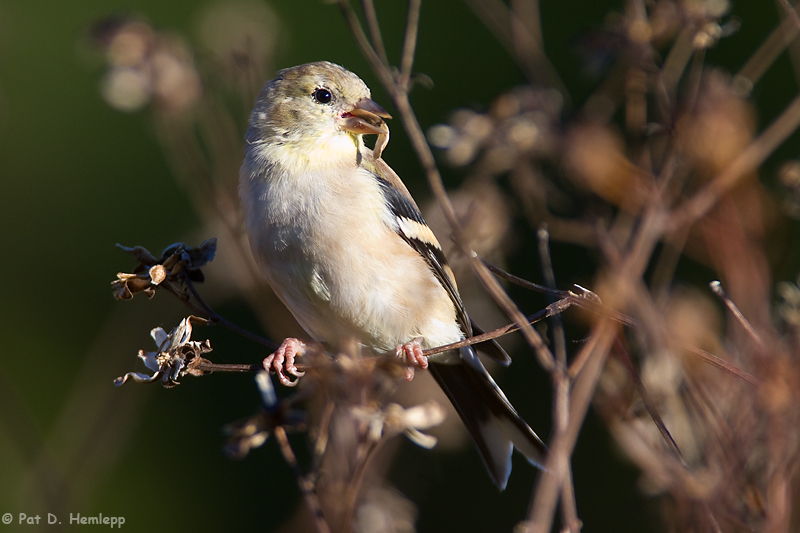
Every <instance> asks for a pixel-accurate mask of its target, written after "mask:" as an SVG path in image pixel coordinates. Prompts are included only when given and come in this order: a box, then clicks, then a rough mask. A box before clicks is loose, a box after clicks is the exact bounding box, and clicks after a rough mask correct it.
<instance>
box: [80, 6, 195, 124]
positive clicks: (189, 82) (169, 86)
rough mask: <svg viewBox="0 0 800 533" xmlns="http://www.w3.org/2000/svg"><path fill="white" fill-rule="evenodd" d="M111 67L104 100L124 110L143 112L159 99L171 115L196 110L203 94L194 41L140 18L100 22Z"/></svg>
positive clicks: (96, 33)
mask: <svg viewBox="0 0 800 533" xmlns="http://www.w3.org/2000/svg"><path fill="white" fill-rule="evenodd" d="M93 33H94V37H95V40H96V41H97V42H98V43H99V44H100V45H101V46H102V47H103V49H104V50H105V54H106V61H107V63H108V67H109V68H108V71H107V72H106V74H105V76H104V77H103V81H102V82H101V92H102V94H103V98H104V99H105V101H106V102H107V103H108V105H110V106H111V107H113V108H115V109H118V110H120V111H128V112H131V111H137V110H139V109H141V108H142V107H144V106H145V105H147V104H148V103H149V102H150V101H154V102H155V103H156V104H157V105H158V106H159V107H160V108H161V109H163V110H164V111H167V112H170V113H177V112H182V111H186V110H188V109H190V108H192V107H193V106H194V105H195V104H196V103H197V102H198V101H199V100H200V95H201V93H202V84H201V82H200V75H199V73H198V72H197V69H196V68H195V66H194V58H193V57H192V54H191V52H190V50H189V47H188V45H187V44H186V43H185V42H184V41H183V40H182V39H180V38H179V37H177V36H175V35H171V34H168V33H164V32H158V31H156V30H155V29H153V28H152V27H151V26H150V25H149V24H147V23H145V22H143V21H141V20H136V19H129V18H112V19H108V20H104V21H101V22H99V23H98V24H96V25H95V29H94V32H93Z"/></svg>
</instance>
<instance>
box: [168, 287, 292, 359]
mask: <svg viewBox="0 0 800 533" xmlns="http://www.w3.org/2000/svg"><path fill="white" fill-rule="evenodd" d="M184 282H185V284H186V287H187V288H188V289H189V292H191V295H192V297H194V298H195V300H197V302H198V304H199V305H198V304H195V303H194V302H192V300H191V298H190V297H189V296H188V295H187V294H186V293H184V292H183V291H181V290H179V289H177V288H176V287H175V286H174V285H173V284H172V283H162V284H161V285H159V287H161V288H164V289H165V290H167V292H169V293H170V294H172V295H173V296H175V297H176V298H178V300H180V301H181V302H183V304H184V305H186V307H188V308H189V309H191V310H192V311H193V312H195V313H197V314H198V315H201V316H203V317H204V318H206V319H207V320H208V321H209V325H211V324H215V325H217V324H218V325H220V326H223V327H225V328H227V329H229V330H231V331H233V332H234V333H238V334H239V335H241V336H242V337H245V338H247V339H250V340H251V341H253V342H257V343H258V344H261V345H263V346H266V347H267V348H268V349H270V350H276V349H278V345H277V344H275V343H274V342H272V341H270V340H267V339H265V338H264V337H262V336H260V335H256V334H255V333H253V332H252V331H249V330H247V329H244V328H243V327H241V326H238V325H237V324H235V323H233V322H231V321H230V320H228V319H226V318H225V317H223V316H222V315H220V314H219V313H217V312H216V311H214V310H213V309H212V308H211V306H210V305H208V304H207V303H206V302H205V300H203V298H202V297H201V296H200V293H199V292H197V289H196V288H195V287H194V284H193V283H192V281H191V280H190V279H188V278H184Z"/></svg>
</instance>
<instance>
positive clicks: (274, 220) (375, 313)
mask: <svg viewBox="0 0 800 533" xmlns="http://www.w3.org/2000/svg"><path fill="white" fill-rule="evenodd" d="M380 117H388V114H386V113H385V111H383V110H382V109H381V108H380V107H379V106H377V104H375V103H374V102H373V101H372V100H371V98H370V91H369V89H368V88H367V86H366V85H365V84H364V82H363V81H361V79H359V78H358V77H357V76H356V75H355V74H353V73H351V72H349V71H347V70H345V69H344V68H342V67H340V66H338V65H334V64H332V63H327V62H319V63H310V64H307V65H300V66H298V67H293V68H291V69H286V70H283V71H281V72H280V73H279V75H278V77H277V78H276V79H275V80H273V81H271V82H270V83H268V84H267V85H266V86H265V88H264V90H263V91H262V92H261V95H260V96H259V97H258V99H257V101H256V106H255V108H254V110H253V113H252V115H251V121H250V128H249V130H248V132H247V137H246V139H247V150H246V157H245V161H244V164H243V165H242V170H241V175H240V194H241V198H242V205H243V208H244V212H245V217H246V222H247V231H248V235H249V239H250V245H251V249H252V250H253V255H254V257H255V259H256V261H257V263H258V264H259V267H260V268H261V271H262V272H263V274H264V276H265V277H266V279H267V281H268V282H269V284H270V286H271V287H272V288H273V290H274V291H275V293H276V294H277V295H278V297H279V298H280V299H281V300H282V301H283V303H284V304H285V305H286V307H287V308H288V309H289V310H290V311H291V312H292V314H293V315H294V316H295V318H296V319H297V321H298V322H299V323H300V325H301V326H302V327H303V329H305V331H306V332H307V333H308V334H309V335H310V336H311V337H312V338H314V339H315V340H317V341H320V342H324V343H326V344H327V345H328V346H330V348H331V349H332V350H333V351H335V350H337V349H339V348H341V347H343V346H345V345H346V343H348V342H349V341H350V340H352V339H355V340H357V341H358V342H361V343H362V344H363V345H364V346H365V347H367V348H368V349H370V350H371V351H372V352H373V353H375V354H376V355H380V354H387V353H394V352H395V350H396V348H397V347H398V346H413V345H415V344H417V345H418V346H417V348H416V349H417V350H418V349H419V347H420V346H421V347H422V348H431V347H435V346H440V345H444V344H449V343H452V342H455V341H458V340H461V339H463V338H464V337H465V335H466V334H469V333H470V332H471V326H470V323H469V320H468V319H467V318H466V313H465V312H464V309H463V307H462V305H461V300H460V297H459V296H458V292H457V290H456V288H455V281H454V280H453V279H452V272H451V271H450V269H449V267H447V265H446V262H445V260H444V256H443V255H441V249H440V247H439V243H438V242H437V241H436V237H435V236H434V235H433V233H432V232H431V231H430V229H429V228H428V227H427V225H426V224H425V223H424V220H422V217H421V215H420V214H419V210H418V208H417V206H416V204H415V203H414V201H413V199H411V197H410V195H409V194H408V191H407V190H406V188H405V186H404V185H403V184H402V182H401V181H400V179H399V177H397V175H396V174H395V173H394V172H393V171H392V170H391V169H390V168H389V167H388V165H386V163H384V162H383V161H382V160H381V159H377V160H376V159H374V158H373V154H372V152H371V151H370V150H369V149H367V148H365V146H364V143H363V140H362V135H363V134H369V133H380V134H382V135H386V134H388V129H387V128H386V126H385V124H384V123H383V121H382V120H381V118H380ZM295 342H296V341H295ZM412 351H413V350H412ZM414 353H417V354H419V353H421V352H414ZM501 353H502V352H501ZM502 357H505V358H507V356H505V354H502ZM501 359H502V358H501ZM416 362H417V363H422V364H423V365H426V364H427V361H426V360H425V359H424V358H420V357H417V361H416ZM276 370H277V371H278V372H279V373H281V369H280V368H277V369H276ZM431 371H432V372H433V375H434V377H435V378H436V379H437V381H438V382H439V384H440V385H441V386H442V388H443V389H444V390H445V392H446V393H447V394H448V396H449V397H450V399H451V401H452V402H453V404H454V405H455V406H456V409H457V410H458V412H459V414H460V416H461V417H462V419H463V420H464V422H465V424H466V425H467V428H468V429H469V431H470V434H471V435H472V437H473V439H474V440H475V442H476V444H477V445H478V448H479V450H480V451H481V455H482V457H483V459H484V461H485V462H486V465H487V467H488V468H489V471H490V473H491V474H492V476H493V478H494V480H495V482H496V483H497V484H498V485H499V486H501V487H504V486H505V483H506V479H507V478H508V474H509V472H510V454H511V449H512V442H513V444H514V445H515V446H516V447H518V448H519V449H520V450H521V451H522V452H523V453H524V454H525V455H526V457H528V459H529V460H531V461H533V462H537V463H538V462H540V461H541V457H542V454H543V453H544V445H543V444H542V443H541V441H539V439H538V437H536V435H535V434H534V433H533V431H531V430H530V428H529V427H528V426H527V425H526V424H525V423H524V422H523V421H522V420H521V419H520V418H519V417H518V416H517V414H516V412H515V411H514V409H513V408H512V407H511V405H510V404H509V403H508V401H507V400H506V398H505V396H504V395H503V393H502V392H501V391H500V389H499V388H498V387H497V385H496V384H495V383H494V381H493V380H492V378H491V376H489V374H488V373H487V372H486V370H485V369H484V368H483V365H482V364H481V363H480V361H479V360H478V358H477V356H476V355H475V352H474V350H473V349H472V348H471V347H467V348H464V349H462V350H459V351H452V352H448V353H445V354H441V355H438V356H433V357H432V358H431ZM295 375H296V374H295Z"/></svg>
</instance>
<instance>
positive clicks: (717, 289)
mask: <svg viewBox="0 0 800 533" xmlns="http://www.w3.org/2000/svg"><path fill="white" fill-rule="evenodd" d="M708 285H709V287H711V290H712V291H714V294H716V295H717V296H719V297H720V298H721V299H722V301H723V302H725V306H726V307H727V308H728V310H729V311H730V312H731V313H733V316H734V317H736V320H738V321H739V323H740V324H741V325H742V327H743V328H744V330H745V331H746V332H747V333H748V334H749V335H750V337H751V338H752V339H753V341H755V343H756V344H757V345H758V347H759V348H761V349H762V350H763V349H764V348H766V345H765V344H764V341H763V340H762V339H761V336H759V334H758V332H757V331H756V328H754V327H753V325H752V324H751V323H750V321H749V320H747V319H746V318H745V317H744V315H743V314H742V312H741V311H740V310H739V307H737V305H736V304H735V303H733V300H731V299H730V297H729V296H728V294H727V293H726V292H725V289H723V288H722V283H720V282H719V281H718V280H715V281H712V282H711V283H709V284H708Z"/></svg>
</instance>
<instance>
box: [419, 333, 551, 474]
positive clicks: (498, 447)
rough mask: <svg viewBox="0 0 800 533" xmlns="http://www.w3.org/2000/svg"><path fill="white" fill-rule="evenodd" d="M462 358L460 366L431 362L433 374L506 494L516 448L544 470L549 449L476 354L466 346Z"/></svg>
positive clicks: (459, 360) (490, 471)
mask: <svg viewBox="0 0 800 533" xmlns="http://www.w3.org/2000/svg"><path fill="white" fill-rule="evenodd" d="M459 355H460V357H459V358H458V362H456V361H452V362H447V363H445V362H438V363H437V362H434V361H431V362H430V371H431V373H432V374H433V377H434V379H435V380H436V382H437V383H438V384H439V386H440V387H441V388H442V390H444V392H445V394H447V397H448V398H449V399H450V402H452V404H453V406H454V407H455V408H456V411H458V414H459V416H460V417H461V420H462V421H463V422H464V425H465V426H466V427H467V430H468V431H469V434H470V436H471V437H472V440H473V441H474V442H475V445H476V446H477V447H478V451H479V452H480V454H481V458H482V459H483V462H484V464H485V465H486V468H487V470H489V474H490V475H491V476H492V479H493V480H494V482H495V483H496V484H497V486H498V487H499V488H500V490H503V489H505V487H506V482H507V481H508V476H509V475H510V474H511V451H512V450H513V448H517V450H519V451H520V452H522V454H523V455H524V456H525V457H526V458H527V459H528V461H530V462H531V463H533V464H534V465H536V466H538V467H540V468H541V467H542V463H543V460H544V456H545V455H546V454H547V447H546V446H545V445H544V443H543V442H542V441H541V439H539V437H538V436H536V433H534V432H533V430H532V429H531V428H530V427H529V426H528V424H526V423H525V421H524V420H522V418H520V416H519V415H518V414H517V412H516V411H515V410H514V408H513V407H512V406H511V404H510V403H509V401H508V400H507V399H506V396H505V394H503V391H501V390H500V387H498V386H497V384H496V383H495V382H494V380H493V379H492V376H490V375H489V372H487V371H486V369H485V368H484V367H483V364H482V363H481V361H480V360H479V359H478V356H477V354H476V353H475V351H474V350H473V349H472V348H471V347H470V346H467V347H465V348H461V350H460V354H459ZM453 359H456V358H455V357H454V358H453Z"/></svg>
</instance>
